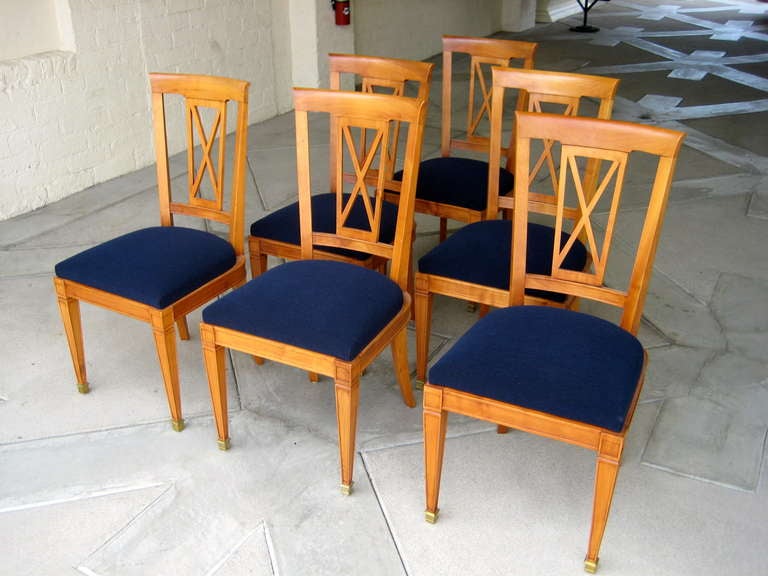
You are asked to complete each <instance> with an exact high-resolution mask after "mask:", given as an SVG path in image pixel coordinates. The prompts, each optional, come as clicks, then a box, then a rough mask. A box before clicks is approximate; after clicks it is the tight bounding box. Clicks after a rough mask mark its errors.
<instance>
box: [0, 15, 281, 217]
mask: <svg viewBox="0 0 768 576" xmlns="http://www.w3.org/2000/svg"><path fill="white" fill-rule="evenodd" d="M70 8H71V12H72V23H73V27H74V36H75V44H76V46H77V50H76V52H75V53H74V54H73V53H69V52H48V53H45V54H42V55H36V56H33V57H27V58H22V59H17V60H10V61H5V62H0V219H4V218H8V217H11V216H13V215H16V214H20V213H23V212H26V211H29V210H32V209H34V208H37V207H40V206H43V205H44V204H47V203H49V202H52V201H54V200H58V199H60V198H63V197H65V196H67V195H69V194H72V193H74V192H77V191H79V190H82V189H84V188H87V187H89V186H92V185H94V184H96V183H98V182H103V181H105V180H108V179H111V178H114V177H116V176H120V175H122V174H125V173H127V172H130V171H132V170H136V169H138V168H141V167H143V166H146V165H148V164H151V163H152V162H153V161H154V152H153V147H152V140H151V119H150V111H149V102H150V98H149V93H148V83H147V72H149V71H172V72H188V73H202V74H217V75H222V76H231V77H236V78H243V79H245V80H249V81H250V82H251V92H250V111H249V114H250V121H251V122H257V121H260V120H264V119H266V118H269V117H271V116H273V115H275V114H276V113H277V104H276V101H275V89H274V73H273V69H274V67H275V62H274V61H273V57H272V34H271V30H272V9H271V6H270V0H162V1H161V0H99V1H98V2H93V1H91V0H70ZM172 133H173V132H172ZM176 144H177V146H178V147H180V145H181V139H178V140H177V141H176Z"/></svg>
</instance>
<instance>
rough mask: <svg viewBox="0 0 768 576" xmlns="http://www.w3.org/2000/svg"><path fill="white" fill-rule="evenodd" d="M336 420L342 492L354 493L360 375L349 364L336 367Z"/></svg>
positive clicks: (346, 493)
mask: <svg viewBox="0 0 768 576" xmlns="http://www.w3.org/2000/svg"><path fill="white" fill-rule="evenodd" d="M335 388H336V421H337V423H338V427H339V454H340V456H341V493H342V494H344V495H349V494H351V493H352V472H353V469H354V464H355V434H356V432H357V407H358V404H359V402H360V377H359V376H354V377H353V376H352V374H351V370H350V367H349V365H341V366H339V367H338V368H337V369H336V379H335Z"/></svg>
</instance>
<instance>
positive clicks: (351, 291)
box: [200, 88, 426, 494]
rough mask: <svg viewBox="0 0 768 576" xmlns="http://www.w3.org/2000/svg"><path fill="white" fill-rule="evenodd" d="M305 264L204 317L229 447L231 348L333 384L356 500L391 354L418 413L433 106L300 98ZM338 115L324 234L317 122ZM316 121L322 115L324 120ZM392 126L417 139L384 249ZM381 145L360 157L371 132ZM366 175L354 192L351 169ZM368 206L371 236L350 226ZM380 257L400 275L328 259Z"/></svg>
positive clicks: (269, 277)
mask: <svg viewBox="0 0 768 576" xmlns="http://www.w3.org/2000/svg"><path fill="white" fill-rule="evenodd" d="M293 94H294V105H295V115H296V157H297V171H298V192H299V214H300V218H301V258H302V259H301V260H296V261H292V262H287V263H285V264H282V265H280V266H276V267H274V268H271V269H269V270H267V271H266V272H264V273H263V274H261V275H259V276H257V277H256V278H254V279H253V280H251V281H250V282H248V283H247V284H246V285H245V286H243V287H241V288H239V289H238V290H235V291H234V292H232V293H231V294H227V295H226V296H224V297H223V298H221V299H220V300H219V301H218V302H216V303H214V304H211V305H210V306H208V307H206V308H205V309H204V310H203V323H202V324H201V326H200V333H201V339H202V343H203V352H204V357H205V364H206V369H207V372H208V383H209V385H210V389H211V398H212V401H213V411H214V415H215V418H216V428H217V432H218V438H219V447H220V448H222V449H224V450H226V449H227V448H228V447H229V431H228V421H227V386H226V382H225V363H224V349H225V348H230V349H234V350H239V351H241V352H245V353H247V354H251V355H254V356H257V357H260V358H265V359H269V360H274V361H277V362H280V363H283V364H288V365H290V366H294V367H298V368H302V369H305V370H308V371H310V372H314V373H318V374H323V375H326V376H329V377H331V378H333V380H334V388H335V393H336V418H337V423H338V429H339V450H340V455H341V489H342V492H343V493H345V494H349V492H350V490H351V487H352V467H353V463H354V458H355V430H356V422H357V407H358V398H359V392H360V377H361V374H362V372H363V370H364V369H365V368H366V366H368V365H369V364H370V363H371V362H372V361H373V360H374V358H376V357H377V356H378V355H379V354H380V353H381V352H382V351H383V350H384V348H386V347H387V346H391V348H392V357H393V361H394V368H395V376H396V378H397V381H398V383H399V385H400V391H401V393H402V396H403V400H404V401H405V403H406V405H408V406H409V407H413V406H414V405H415V402H414V398H413V393H412V390H411V381H410V375H409V370H408V358H407V349H406V326H407V324H408V319H409V316H410V307H411V298H410V296H409V294H408V292H407V289H406V288H407V279H408V273H409V270H408V262H409V255H410V251H411V246H412V242H411V232H412V229H413V202H414V191H415V187H416V177H417V173H418V164H419V157H420V153H421V144H422V138H423V132H424V119H425V114H426V102H425V101H423V100H421V99H415V98H403V97H400V96H391V95H381V94H365V93H359V92H346V91H334V90H312V89H300V88H295V89H294V92H293ZM310 112H313V113H325V114H328V115H330V132H331V138H330V141H331V149H332V154H331V157H332V158H333V161H334V165H333V166H332V169H331V174H332V175H333V180H332V182H331V192H332V193H333V194H334V195H335V210H336V213H335V216H336V228H335V230H333V231H332V232H319V231H317V230H316V229H315V228H314V226H313V218H314V212H313V211H312V208H314V205H313V204H312V196H311V190H310V168H311V165H312V164H311V163H310V145H309V128H308V114H309V113H310ZM315 116H317V114H313V116H312V117H313V118H314V117H315ZM393 123H400V124H401V128H403V129H404V130H406V131H407V138H406V143H405V153H404V157H403V161H404V166H403V174H404V177H403V180H402V188H401V194H400V196H399V198H400V204H399V205H398V206H397V228H396V230H395V234H394V237H393V240H392V242H391V243H386V242H382V240H381V234H380V231H381V220H382V217H383V212H384V199H383V197H384V189H385V186H386V178H385V173H384V172H383V171H381V170H379V171H378V178H377V179H376V181H375V183H372V182H370V181H369V180H368V178H367V173H368V172H369V170H371V169H372V166H375V165H377V164H378V165H379V166H381V165H382V164H381V163H382V158H386V157H387V154H388V153H389V151H390V149H391V147H392V145H393V142H392V139H391V133H392V125H393ZM363 130H365V131H368V132H369V135H370V136H371V140H369V141H368V143H367V144H366V151H367V152H366V154H365V155H364V156H363V157H362V158H361V157H360V154H359V147H360V140H359V139H358V138H357V136H359V134H360V132H361V131H363ZM348 166H351V168H352V171H353V172H354V173H355V175H356V179H355V181H354V182H347V181H346V179H345V177H344V174H345V172H346V171H347V170H346V169H345V167H348ZM357 199H360V200H361V201H362V203H363V204H364V206H365V213H366V215H367V218H368V219H367V221H366V222H365V224H364V226H362V227H361V226H360V225H359V222H350V221H349V218H350V216H351V211H352V209H353V206H354V202H355V201H356V200H357ZM326 246H332V247H337V248H345V249H350V250H355V251H359V252H367V253H370V254H374V255H377V256H380V257H383V258H386V259H387V260H389V261H390V266H389V275H388V276H387V275H384V274H381V273H379V272H377V271H374V270H371V269H368V268H365V267H362V266H358V265H356V264H351V263H349V262H339V261H337V260H334V259H331V260H329V259H326V258H325V252H323V251H321V250H320V249H319V248H320V247H326Z"/></svg>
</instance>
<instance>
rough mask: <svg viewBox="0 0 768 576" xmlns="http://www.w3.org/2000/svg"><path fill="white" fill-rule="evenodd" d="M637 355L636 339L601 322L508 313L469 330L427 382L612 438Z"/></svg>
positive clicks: (563, 314) (633, 383) (635, 373)
mask: <svg viewBox="0 0 768 576" xmlns="http://www.w3.org/2000/svg"><path fill="white" fill-rule="evenodd" d="M643 354H644V353H643V347H642V345H641V344H640V342H639V341H638V340H637V338H635V337H634V336H633V335H632V334H630V333H629V332H627V331H625V330H623V329H621V328H619V327H618V326H616V325H615V324H612V323H611V322H608V321H606V320H603V319H601V318H597V317H595V316H590V315H588V314H582V313H580V312H574V311H572V310H565V309H562V308H552V307H547V306H514V307H511V308H502V309H500V310H494V311H493V312H491V313H489V314H488V315H487V316H485V317H484V318H482V319H481V320H480V321H478V322H477V323H476V324H475V325H474V326H473V327H472V328H470V329H469V331H468V332H467V333H466V334H465V335H464V336H462V338H460V339H459V340H458V341H457V342H456V344H455V345H454V346H453V348H451V349H450V350H449V351H448V352H447V353H446V354H445V355H444V356H443V357H442V358H441V359H440V360H439V361H438V362H437V363H436V364H435V365H434V366H433V367H432V369H431V370H430V371H429V382H430V383H431V384H435V385H437V386H444V387H448V388H454V389H456V390H462V391H465V392H469V393H470V394H476V395H478V396H483V397H486V398H492V399H494V400H499V401H501V402H506V403H509V404H515V405H518V406H522V407H525V408H530V409H533V410H539V411H541V412H547V413H550V414H554V415H556V416H561V417H563V418H569V419H572V420H577V421H579V422H585V423H587V424H593V425H595V426H600V427H602V428H607V429H608V430H613V431H615V432H619V431H621V430H622V428H623V426H624V421H625V419H626V417H627V413H628V411H629V408H630V405H631V403H632V399H633V397H634V394H635V390H636V389H637V384H638V380H639V378H640V374H641V372H642V367H643Z"/></svg>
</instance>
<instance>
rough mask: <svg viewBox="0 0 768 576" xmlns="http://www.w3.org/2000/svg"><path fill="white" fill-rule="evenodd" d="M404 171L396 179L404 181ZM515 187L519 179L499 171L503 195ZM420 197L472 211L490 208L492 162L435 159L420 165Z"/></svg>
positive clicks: (417, 194) (417, 193)
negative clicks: (489, 184)
mask: <svg viewBox="0 0 768 576" xmlns="http://www.w3.org/2000/svg"><path fill="white" fill-rule="evenodd" d="M402 177H403V175H402V172H396V173H395V175H394V177H393V179H394V180H402ZM514 185H515V177H514V176H513V175H512V174H511V173H510V172H509V171H507V170H505V169H504V168H500V169H499V194H501V195H504V194H506V193H507V192H509V191H510V190H512V188H514ZM416 198H418V199H419V200H428V201H431V202H440V203H441V204H450V205H451V206H460V207H462V208H469V209H471V210H485V208H486V206H487V205H488V163H487V162H483V161H482V160H474V159H472V158H460V157H459V158H454V157H445V158H432V159H430V160H424V161H423V162H422V163H421V164H420V165H419V179H418V181H417V183H416Z"/></svg>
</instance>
